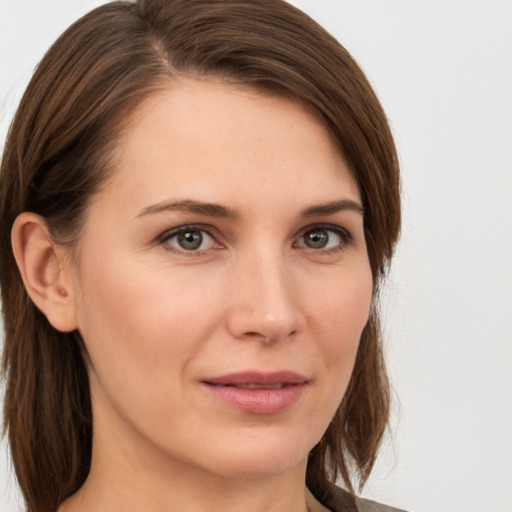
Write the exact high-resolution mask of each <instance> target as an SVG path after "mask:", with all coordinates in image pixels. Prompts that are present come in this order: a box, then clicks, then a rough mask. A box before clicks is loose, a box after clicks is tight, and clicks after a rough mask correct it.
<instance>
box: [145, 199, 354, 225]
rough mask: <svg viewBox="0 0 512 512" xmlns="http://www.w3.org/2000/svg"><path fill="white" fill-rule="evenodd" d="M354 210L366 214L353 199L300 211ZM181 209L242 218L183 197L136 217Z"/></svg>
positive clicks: (223, 208) (314, 213)
mask: <svg viewBox="0 0 512 512" xmlns="http://www.w3.org/2000/svg"><path fill="white" fill-rule="evenodd" d="M345 210H349V211H353V212H356V213H358V214H360V215H363V216H364V208H363V207H362V206H361V205H360V204H359V203H358V202H356V201H352V200H351V199H341V200H338V201H330V202H328V203H320V204H316V205H312V206H308V207H307V208H304V209H303V210H301V211H300V217H303V218H305V217H319V216H322V215H332V214H333V213H338V212H341V211H345ZM166 211H180V212H185V213H196V214H198V215H204V216H206V217H214V218H221V219H232V220H236V219H239V218H240V214H239V213H238V212H237V211H236V210H233V209H231V208H227V207H226V206H222V205H220V204H216V203H204V202H201V201H194V200H192V199H183V200H179V201H162V202H160V203H157V204H153V205H151V206H147V207H146V208H143V209H142V210H141V211H140V212H139V213H138V214H137V215H136V217H137V218H139V217H144V216H145V215H149V214H154V213H160V212H166Z"/></svg>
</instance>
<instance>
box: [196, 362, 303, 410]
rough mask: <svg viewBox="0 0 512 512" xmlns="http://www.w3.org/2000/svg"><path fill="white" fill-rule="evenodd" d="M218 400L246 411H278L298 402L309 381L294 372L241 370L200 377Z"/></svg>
mask: <svg viewBox="0 0 512 512" xmlns="http://www.w3.org/2000/svg"><path fill="white" fill-rule="evenodd" d="M202 383H203V384H204V385H205V386H206V388H207V389H208V390H209V391H210V392H211V393H212V394H213V395H214V396H215V397H216V398H218V399H220V401H221V402H223V403H224V404H227V405H228V406H231V407H234V408H235V409H238V410H239V411H242V412H244V413H249V414H266V415H268V414H277V413H280V412H283V411H284V410H287V409H289V408H290V407H291V406H292V405H294V404H295V403H297V402H298V401H299V399H300V397H301V396H302V393H303V391H304V390H305V388H306V387H307V385H308V384H309V381H308V379H307V378H306V377H304V376H303V375H300V374H298V373H296V372H290V371H285V372H274V373H261V372H242V373H233V374H229V375H223V376H221V377H215V378H209V379H205V380H203V381H202Z"/></svg>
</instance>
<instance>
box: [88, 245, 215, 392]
mask: <svg viewBox="0 0 512 512" xmlns="http://www.w3.org/2000/svg"><path fill="white" fill-rule="evenodd" d="M147 268H150V269H151V268H152V267H151V266H148V265H146V266H143V265H140V264H139V263H137V261H136V260H135V259H133V260H130V258H118V259H117V260H116V259H115V258H112V255H110V259H109V260H108V261H107V260H104V261H103V263H101V264H100V262H99V261H98V262H97V264H94V261H93V260H88V262H87V265H86V266H84V268H83V272H82V274H83V275H82V280H81V281H82V283H83V294H82V297H83V300H82V304H81V306H80V308H79V309H80V312H79V324H80V331H81V333H82V336H83V338H84V340H85V344H86V346H87V349H88V351H89V354H90V358H91V361H92V363H93V366H94V367H95V369H96V371H97V373H101V374H103V375H108V378H109V379H113V378H116V380H119V381H122V380H123V375H124V376H126V375H127V374H129V375H130V377H131V379H132V380H137V379H138V380H140V381H144V387H147V385H148V384H149V383H148V381H147V376H148V375H155V374H156V373H158V372H162V373H165V374H166V379H170V378H171V376H173V378H180V375H179V373H178V372H176V371H170V370H172V366H174V367H176V368H178V367H180V368H181V369H183V368H184V367H186V364H187V361H188V360H189V359H190V358H191V357H192V355H193V354H194V353H195V352H196V351H197V349H198V347H199V346H200V345H201V344H202V343H203V340H204V339H205V337H206V336H207V333H208V332H211V329H212V326H213V325H214V324H215V323H216V321H217V320H218V312H217V310H216V308H218V307H219V306H218V305H219V304H220V303H221V302H220V301H219V300H216V297H215V294H214V293H213V291H212V290H208V292H206V291H205V289H204V288H205V286H204V280H201V279H200V276H197V275H196V276H194V275H193V274H192V273H188V274H187V273H183V275H181V274H179V273H171V271H170V270H169V271H162V269H161V268H159V271H158V272H156V271H153V270H147ZM196 274H197V273H196ZM166 276H168V277H167V278H166ZM170 366H171V367H170ZM180 371H181V370H180ZM127 384H128V383H127V382H123V385H127Z"/></svg>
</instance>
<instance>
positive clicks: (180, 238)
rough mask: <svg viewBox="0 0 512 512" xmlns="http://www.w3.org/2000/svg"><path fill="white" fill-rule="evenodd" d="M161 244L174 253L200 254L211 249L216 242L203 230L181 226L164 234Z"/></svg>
mask: <svg viewBox="0 0 512 512" xmlns="http://www.w3.org/2000/svg"><path fill="white" fill-rule="evenodd" d="M161 242H162V243H163V244H166V245H168V246H170V247H169V248H170V249H172V250H175V251H186V252H200V251H207V250H208V249H212V248H213V247H215V245H216V241H215V239H214V238H213V236H212V235H210V234H209V233H208V231H206V230H205V229H202V228H200V227H196V226H183V227H181V228H177V229H174V230H172V231H170V232H167V233H166V234H164V235H163V236H162V238H161Z"/></svg>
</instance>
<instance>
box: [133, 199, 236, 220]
mask: <svg viewBox="0 0 512 512" xmlns="http://www.w3.org/2000/svg"><path fill="white" fill-rule="evenodd" d="M165 211H180V212H185V213H197V214H199V215H205V216H207V217H216V218H223V219H238V218H239V217H240V215H239V214H238V213H237V212H236V211H235V210H232V209H231V208H227V207H226V206H222V205H220V204H215V203H203V202H201V201H193V200H192V199H183V200H180V201H162V202H161V203H157V204H153V205H151V206H148V207H146V208H143V209H142V210H141V211H140V212H139V213H138V214H137V217H143V216H145V215H149V214H151V213H160V212H165Z"/></svg>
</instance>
